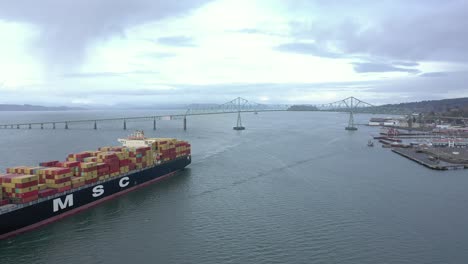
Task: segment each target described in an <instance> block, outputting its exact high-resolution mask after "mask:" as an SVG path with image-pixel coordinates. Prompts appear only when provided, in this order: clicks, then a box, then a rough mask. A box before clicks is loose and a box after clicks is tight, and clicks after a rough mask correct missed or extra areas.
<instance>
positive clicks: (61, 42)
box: [0, 0, 209, 66]
mask: <svg viewBox="0 0 468 264" xmlns="http://www.w3.org/2000/svg"><path fill="white" fill-rule="evenodd" d="M206 2H209V0H178V1H172V0H132V1H127V0H99V1H95V0H80V1H75V0H41V1H28V0H15V1H0V19H3V20H7V21H15V22H21V23H27V24H30V25H32V26H34V27H36V28H37V29H38V31H39V32H40V34H39V36H38V38H37V39H36V43H35V44H34V45H33V46H34V47H35V48H37V49H38V50H39V51H40V54H41V55H42V58H43V59H44V60H45V61H46V62H48V63H50V64H53V65H58V66H73V65H77V64H79V63H80V62H82V61H83V60H84V58H85V55H86V52H87V49H89V48H90V47H91V45H92V44H93V43H95V42H96V41H99V40H105V39H106V38H109V37H112V36H115V35H120V36H122V37H125V30H126V29H127V28H129V27H132V26H136V25H139V24H142V23H147V22H152V21H158V20H161V19H164V18H167V17H171V16H175V15H180V14H182V13H184V12H187V11H189V10H192V9H194V8H197V7H199V6H201V5H203V4H204V3H206Z"/></svg>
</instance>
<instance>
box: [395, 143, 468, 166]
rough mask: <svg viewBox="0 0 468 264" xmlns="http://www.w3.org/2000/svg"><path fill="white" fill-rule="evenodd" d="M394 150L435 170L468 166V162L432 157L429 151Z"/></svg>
mask: <svg viewBox="0 0 468 264" xmlns="http://www.w3.org/2000/svg"><path fill="white" fill-rule="evenodd" d="M392 151H393V152H395V153H397V154H399V155H401V156H403V157H405V158H407V159H410V160H412V161H414V162H417V163H419V164H421V165H424V166H426V167H428V168H430V169H433V170H458V169H466V168H468V164H460V163H449V162H445V161H442V160H439V159H431V158H430V157H431V156H430V155H429V154H428V153H425V152H418V151H417V150H416V149H413V148H393V149H392Z"/></svg>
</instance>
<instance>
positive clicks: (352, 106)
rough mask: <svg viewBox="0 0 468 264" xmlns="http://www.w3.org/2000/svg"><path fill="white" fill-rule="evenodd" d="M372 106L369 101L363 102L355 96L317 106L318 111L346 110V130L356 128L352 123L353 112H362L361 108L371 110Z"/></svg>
mask: <svg viewBox="0 0 468 264" xmlns="http://www.w3.org/2000/svg"><path fill="white" fill-rule="evenodd" d="M374 107H375V106H374V105H372V104H370V103H367V102H364V101H362V100H360V99H358V98H356V97H353V96H351V97H348V98H345V99H343V100H340V101H336V102H333V103H329V104H323V105H320V106H318V107H317V108H318V109H319V110H320V111H333V112H343V110H344V111H346V112H349V120H348V126H347V127H346V130H357V128H356V126H355V124H354V113H355V112H362V110H371V109H373V108H374Z"/></svg>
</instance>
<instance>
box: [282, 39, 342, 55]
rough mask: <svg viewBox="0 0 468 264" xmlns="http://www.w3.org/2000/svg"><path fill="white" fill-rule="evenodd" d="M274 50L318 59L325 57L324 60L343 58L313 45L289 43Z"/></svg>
mask: <svg viewBox="0 0 468 264" xmlns="http://www.w3.org/2000/svg"><path fill="white" fill-rule="evenodd" d="M276 50H279V51H283V52H292V53H300V54H306V55H313V56H318V57H326V58H340V57H343V55H341V54H338V53H334V52H330V51H328V50H327V49H326V48H323V47H321V46H319V45H317V44H314V43H303V42H291V43H286V44H281V45H279V46H277V47H276Z"/></svg>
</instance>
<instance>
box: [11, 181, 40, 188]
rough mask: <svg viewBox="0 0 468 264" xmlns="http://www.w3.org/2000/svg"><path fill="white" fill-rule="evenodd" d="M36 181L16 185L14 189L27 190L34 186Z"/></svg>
mask: <svg viewBox="0 0 468 264" xmlns="http://www.w3.org/2000/svg"><path fill="white" fill-rule="evenodd" d="M37 183H38V181H32V182H26V183H16V184H15V188H27V187H31V186H36V185H37Z"/></svg>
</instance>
